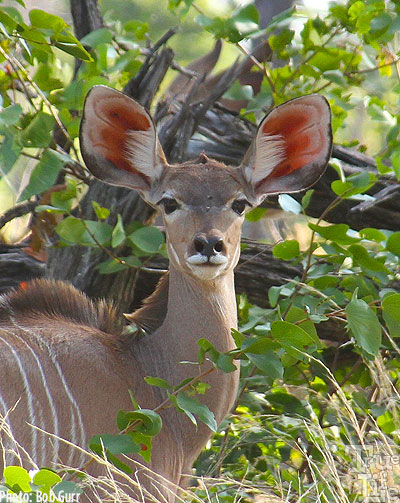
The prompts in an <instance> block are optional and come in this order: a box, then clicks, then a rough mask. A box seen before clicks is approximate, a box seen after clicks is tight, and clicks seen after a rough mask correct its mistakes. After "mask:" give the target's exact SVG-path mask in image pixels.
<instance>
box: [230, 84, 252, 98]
mask: <svg viewBox="0 0 400 503" xmlns="http://www.w3.org/2000/svg"><path fill="white" fill-rule="evenodd" d="M252 97H253V88H252V87H251V86H249V85H247V86H246V85H242V84H240V82H239V81H238V80H235V82H234V83H233V85H232V86H231V87H230V88H229V89H228V91H227V92H226V93H225V94H224V98H226V99H230V100H238V101H240V100H251V98H252Z"/></svg>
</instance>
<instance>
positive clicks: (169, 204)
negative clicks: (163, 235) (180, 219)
mask: <svg viewBox="0 0 400 503" xmlns="http://www.w3.org/2000/svg"><path fill="white" fill-rule="evenodd" d="M158 204H162V205H163V207H164V211H165V213H166V214H167V215H170V214H171V213H173V212H174V211H176V210H179V208H180V207H181V205H180V204H179V203H178V201H177V200H176V199H174V198H172V197H163V198H162V199H161V201H159V202H158Z"/></svg>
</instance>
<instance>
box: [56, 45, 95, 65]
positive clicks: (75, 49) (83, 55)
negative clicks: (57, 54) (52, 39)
mask: <svg viewBox="0 0 400 503" xmlns="http://www.w3.org/2000/svg"><path fill="white" fill-rule="evenodd" d="M54 45H55V46H56V47H57V49H60V50H61V51H63V52H66V53H67V54H70V55H71V56H74V57H75V58H78V59H81V60H82V61H88V62H91V61H93V58H92V56H91V55H90V54H89V53H88V52H87V50H86V49H85V48H84V47H83V45H81V44H79V43H71V42H56V43H55V44H54Z"/></svg>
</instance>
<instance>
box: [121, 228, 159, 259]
mask: <svg viewBox="0 0 400 503" xmlns="http://www.w3.org/2000/svg"><path fill="white" fill-rule="evenodd" d="M128 239H129V240H130V241H131V243H132V244H134V245H135V246H137V247H138V248H139V249H140V250H142V251H143V252H145V253H157V252H158V251H159V249H160V247H161V245H162V244H163V243H164V241H165V240H164V235H163V233H162V232H161V231H160V229H157V227H152V226H147V227H141V228H140V229H138V230H136V231H134V232H132V234H130V235H129V236H128Z"/></svg>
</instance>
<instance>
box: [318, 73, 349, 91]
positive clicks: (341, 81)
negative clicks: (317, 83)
mask: <svg viewBox="0 0 400 503" xmlns="http://www.w3.org/2000/svg"><path fill="white" fill-rule="evenodd" d="M322 76H323V77H324V78H325V79H326V80H329V81H330V82H333V83H334V84H337V85H338V86H343V87H346V86H347V81H346V79H345V77H344V75H343V72H342V71H341V70H328V71H327V72H324V73H323V74H322Z"/></svg>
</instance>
